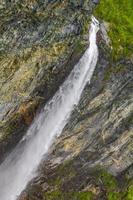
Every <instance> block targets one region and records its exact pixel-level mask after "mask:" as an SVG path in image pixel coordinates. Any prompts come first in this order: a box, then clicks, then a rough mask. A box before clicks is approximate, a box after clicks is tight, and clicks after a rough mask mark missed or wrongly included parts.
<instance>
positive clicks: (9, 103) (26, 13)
mask: <svg viewBox="0 0 133 200" xmlns="http://www.w3.org/2000/svg"><path fill="white" fill-rule="evenodd" d="M0 5H1V6H0V9H1V10H0V27H1V28H0V71H1V73H0V120H1V121H0V160H2V159H3V156H4V154H5V153H6V152H8V151H9V150H11V149H12V147H14V146H15V145H16V144H17V142H18V141H19V140H20V139H21V138H22V136H23V134H24V133H25V132H26V130H27V128H28V126H29V125H30V124H31V122H32V120H33V118H34V116H35V113H36V112H37V110H39V109H40V108H41V106H42V105H44V104H45V103H46V101H48V99H49V98H50V97H51V96H53V95H54V93H55V92H56V90H57V89H58V87H59V86H60V84H61V83H62V82H63V81H64V79H65V78H66V76H67V75H68V74H69V72H70V71H71V69H72V68H73V66H74V65H75V63H76V62H77V61H78V60H79V58H80V57H81V55H82V54H83V53H84V51H85V49H86V48H87V46H88V41H87V39H86V35H88V29H89V22H90V16H91V12H92V3H91V2H90V1H83V2H82V1H81V2H80V5H79V4H78V1H59V0H56V1H47V0H45V1H40V0H37V1H27V0H24V1H2V3H0ZM77 7H78V9H77ZM85 8H86V9H85Z"/></svg>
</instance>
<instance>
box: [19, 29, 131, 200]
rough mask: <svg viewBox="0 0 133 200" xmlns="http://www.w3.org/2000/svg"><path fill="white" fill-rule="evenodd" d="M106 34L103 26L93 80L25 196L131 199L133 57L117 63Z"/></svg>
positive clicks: (102, 199)
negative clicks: (113, 57) (111, 53)
mask: <svg viewBox="0 0 133 200" xmlns="http://www.w3.org/2000/svg"><path fill="white" fill-rule="evenodd" d="M99 38H100V39H99ZM102 38H104V36H103V33H102V32H101V33H99V35H98V39H97V40H98V46H99V61H98V64H97V68H96V71H95V74H94V76H93V79H92V81H91V84H90V85H87V86H86V88H85V90H84V93H83V95H82V98H81V100H80V103H79V105H78V106H77V107H76V108H75V110H74V112H73V113H72V115H71V118H70V121H69V123H68V124H67V126H66V127H65V129H64V131H63V133H62V135H61V136H60V138H58V139H57V140H56V141H55V144H54V145H53V146H52V148H51V150H50V152H49V155H48V157H47V159H45V161H44V162H42V164H41V166H40V168H39V175H38V177H37V178H35V179H34V180H33V181H32V182H31V183H30V184H29V186H28V187H27V190H26V191H25V192H24V193H23V194H22V197H25V199H30V200H32V199H34V198H35V197H36V198H37V199H40V200H42V199H57V200H58V199H66V200H67V199H71V200H73V199H77V200H78V199H82V198H83V199H85V200H87V199H101V200H104V199H109V200H110V199H118V200H119V199H123V200H124V199H132V189H133V188H132V177H133V168H132V166H133V156H132V152H133V101H132V98H133V95H132V94H133V87H132V86H133V85H132V81H133V80H132V77H133V70H132V63H131V62H130V61H128V60H126V59H125V60H120V61H118V62H116V63H113V62H112V61H111V60H110V50H109V48H108V47H107V45H106V44H105V42H104V41H103V39H102ZM107 52H108V53H107ZM107 171H108V173H107ZM23 195H24V196H23ZM20 199H21V198H20Z"/></svg>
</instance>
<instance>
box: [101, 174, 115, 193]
mask: <svg viewBox="0 0 133 200" xmlns="http://www.w3.org/2000/svg"><path fill="white" fill-rule="evenodd" d="M99 178H100V179H101V180H102V182H103V184H104V186H105V188H106V189H107V190H108V191H111V190H115V189H116V188H117V180H116V179H115V177H114V176H112V175H111V174H110V173H108V172H106V171H104V170H102V171H101V172H100V174H99Z"/></svg>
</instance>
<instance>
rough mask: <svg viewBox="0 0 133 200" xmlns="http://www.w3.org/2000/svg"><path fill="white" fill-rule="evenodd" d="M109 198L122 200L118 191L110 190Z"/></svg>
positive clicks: (109, 199) (110, 199)
mask: <svg viewBox="0 0 133 200" xmlns="http://www.w3.org/2000/svg"><path fill="white" fill-rule="evenodd" d="M107 198H108V200H121V196H120V194H119V193H116V192H109V193H108V197H107Z"/></svg>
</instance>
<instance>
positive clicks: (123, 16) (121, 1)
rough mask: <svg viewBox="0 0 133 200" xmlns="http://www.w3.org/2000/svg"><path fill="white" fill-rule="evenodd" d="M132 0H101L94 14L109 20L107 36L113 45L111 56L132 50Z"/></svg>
mask: <svg viewBox="0 0 133 200" xmlns="http://www.w3.org/2000/svg"><path fill="white" fill-rule="evenodd" d="M132 10H133V1H132V0H128V1H127V0H101V3H100V5H98V6H97V8H96V10H95V13H94V14H95V16H96V17H99V18H100V19H102V20H104V21H106V22H109V36H110V38H111V41H112V46H113V51H112V53H113V58H114V59H116V58H118V57H120V56H130V55H131V54H132V52H133V39H132V35H133V12H132Z"/></svg>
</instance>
